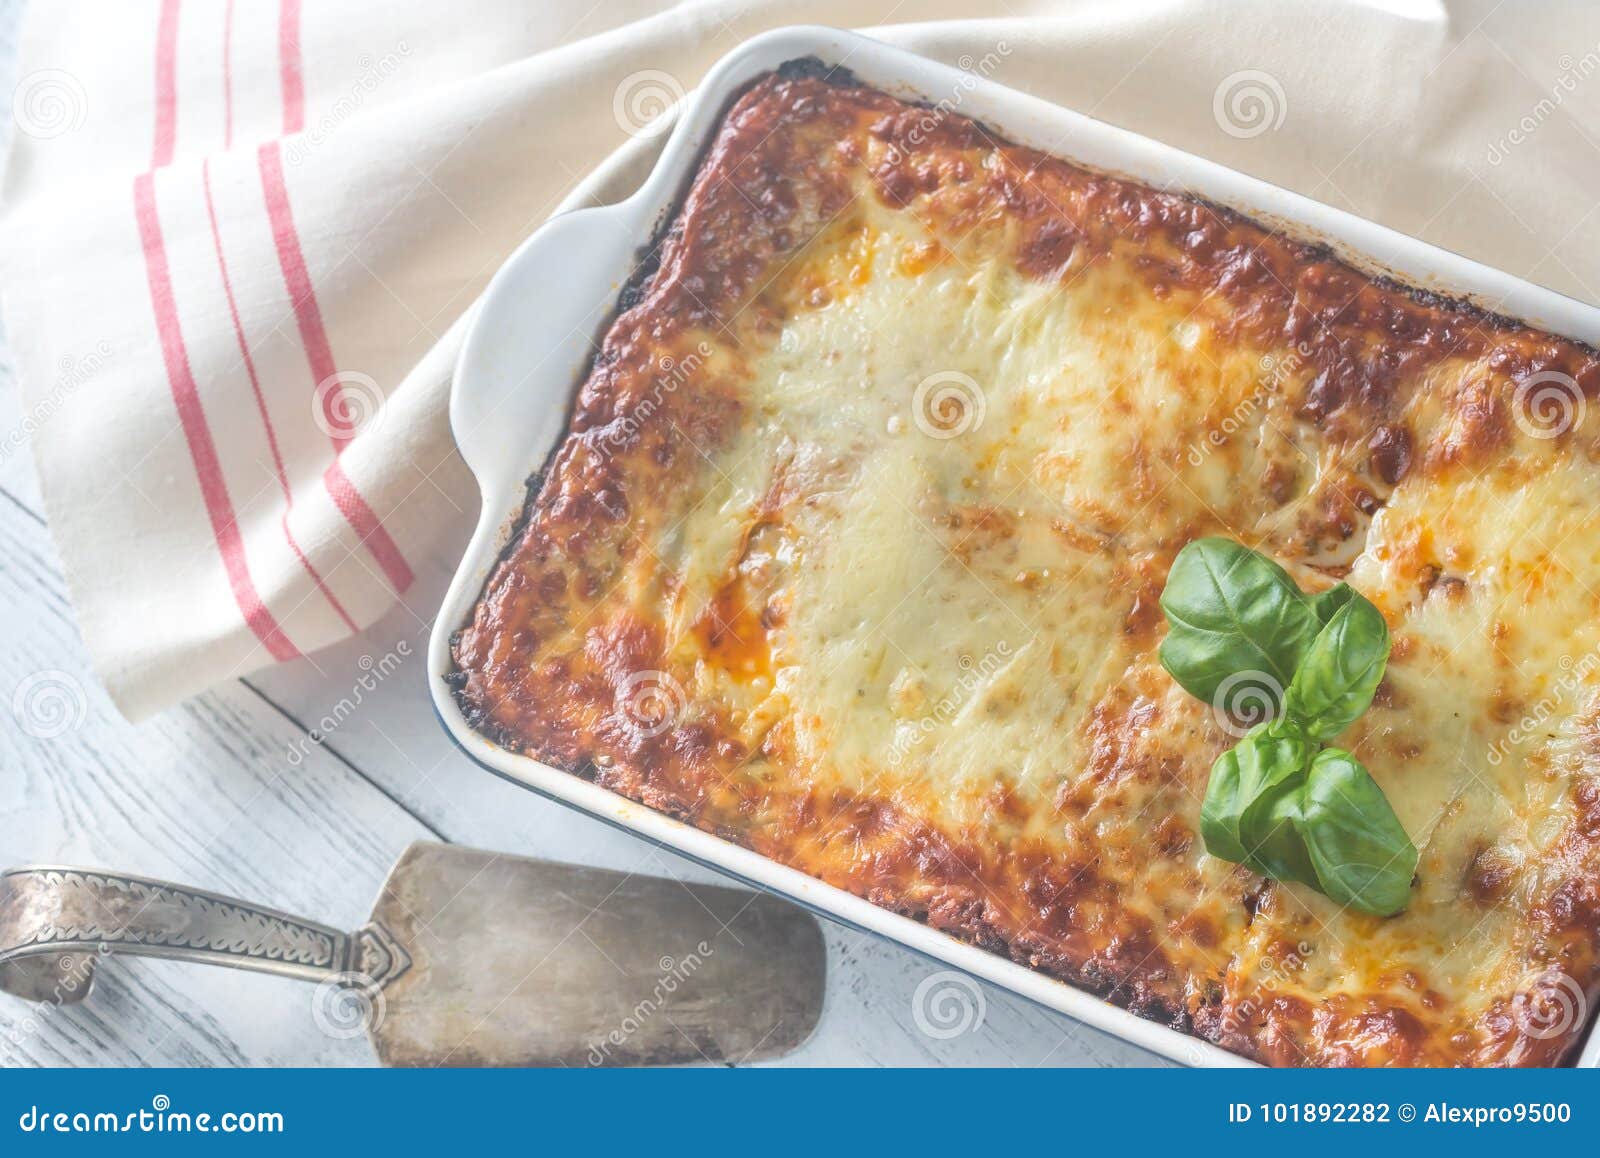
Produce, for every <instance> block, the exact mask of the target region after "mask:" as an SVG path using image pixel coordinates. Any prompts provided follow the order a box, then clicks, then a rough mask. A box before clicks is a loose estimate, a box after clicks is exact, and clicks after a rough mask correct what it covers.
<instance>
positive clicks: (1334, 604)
mask: <svg viewBox="0 0 1600 1158" xmlns="http://www.w3.org/2000/svg"><path fill="white" fill-rule="evenodd" d="M1355 593H1356V589H1355V588H1354V587H1352V586H1350V584H1348V583H1336V584H1334V585H1333V586H1332V587H1330V588H1328V589H1327V590H1326V591H1323V592H1321V593H1320V594H1317V595H1313V596H1311V610H1312V611H1315V612H1316V613H1317V622H1318V623H1320V624H1322V626H1324V627H1326V626H1328V620H1330V619H1332V618H1333V615H1334V612H1336V611H1338V610H1339V608H1341V607H1343V606H1344V605H1345V604H1346V603H1349V602H1350V597H1351V596H1352V595H1354V594H1355Z"/></svg>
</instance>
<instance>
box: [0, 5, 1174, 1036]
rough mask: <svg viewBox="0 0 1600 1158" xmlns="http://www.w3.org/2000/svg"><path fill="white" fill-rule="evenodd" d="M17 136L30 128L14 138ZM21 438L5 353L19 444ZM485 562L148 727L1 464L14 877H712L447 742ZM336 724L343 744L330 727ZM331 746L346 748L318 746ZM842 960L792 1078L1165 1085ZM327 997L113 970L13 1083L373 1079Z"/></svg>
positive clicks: (431, 581)
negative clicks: (19, 699) (439, 697)
mask: <svg viewBox="0 0 1600 1158" xmlns="http://www.w3.org/2000/svg"><path fill="white" fill-rule="evenodd" d="M19 7H20V4H19V3H17V0H0V92H4V93H6V94H9V93H11V91H12V89H13V88H14V86H15V84H16V78H15V77H14V76H13V71H14V70H13V67H12V60H13V56H14V39H15V26H16V14H17V10H18V8H19ZM10 129H11V121H10V118H9V116H8V117H6V118H5V119H4V123H3V125H0V134H9V132H10ZM3 139H4V137H3V136H0V140H3ZM23 420H24V412H23V408H22V405H21V401H20V397H19V393H18V389H17V385H16V382H15V378H14V374H13V372H12V367H11V364H10V361H9V358H8V357H6V353H5V346H4V338H3V336H0V440H3V439H4V438H5V436H6V435H9V434H10V433H11V432H12V431H14V430H16V429H18V428H19V427H20V426H21V424H22V422H23ZM466 525H467V524H466V520H463V522H462V527H463V528H465V526H466ZM464 541H465V536H464V531H463V534H462V537H461V538H460V539H458V540H452V541H450V542H446V543H442V544H440V547H439V550H438V552H437V553H436V554H435V556H434V557H433V558H431V559H428V560H425V561H424V562H423V563H422V565H421V566H419V567H418V581H417V583H416V584H415V586H414V587H413V588H412V590H411V592H410V595H409V596H408V598H407V600H406V603H405V605H404V606H402V607H399V608H396V609H395V610H394V611H393V612H392V613H391V614H390V615H388V616H387V617H386V618H384V619H383V620H381V621H380V622H379V623H378V624H377V625H375V626H374V627H373V628H372V629H370V630H369V631H367V632H366V633H364V634H363V635H362V636H361V637H360V638H358V639H355V640H352V641H350V642H349V643H347V644H345V645H344V646H341V647H338V648H336V649H334V650H332V651H329V652H325V653H322V654H318V655H316V656H314V657H311V658H310V659H305V660H301V661H298V662H296V663H292V664H285V665H283V666H280V667H278V668H275V669H273V670H271V671H269V672H266V673H263V674H261V675H259V676H253V677H251V678H249V679H245V680H240V681H238V682H236V683H232V684H229V685H227V686H225V687H222V688H219V689H217V690H216V691H214V692H211V693H210V694H208V695H205V696H202V697H200V698H199V699H196V700H194V701H193V702H191V703H188V704H185V705H183V706H181V707H178V708H175V709H173V710H171V711H169V712H166V713H165V714H163V715H162V716H160V717H159V718H157V719H155V720H152V721H149V722H148V723H145V724H143V725H140V726H138V727H134V726H132V725H130V724H128V723H127V722H126V721H124V720H122V719H121V718H120V717H119V716H118V715H117V713H116V711H115V710H114V709H113V708H112V706H111V704H110V702H109V700H108V699H107V698H106V697H105V695H104V694H103V693H102V692H101V691H100V690H99V689H98V687H97V686H96V685H95V682H94V679H93V676H92V675H91V673H90V670H89V665H88V661H87V657H86V655H85V653H84V649H83V645H82V642H81V640H80V639H79V636H78V631H77V627H76V625H75V623H74V620H73V615H72V609H71V607H70V606H69V603H68V598H67V593H66V590H65V587H64V584H63V582H62V576H61V569H60V564H59V561H58V560H57V558H56V553H55V549H54V546H53V545H52V543H51V539H50V533H49V527H48V525H47V519H46V515H45V510H44V504H43V502H42V500H41V498H40V494H39V487H38V483H37V480H36V478H35V475H34V469H33V464H32V462H31V460H30V459H29V456H28V454H27V451H26V449H25V448H24V449H22V450H20V451H16V452H12V453H10V454H8V455H4V456H3V457H0V559H3V560H4V562H3V563H0V867H6V866H11V865H19V864H25V863H38V862H55V863H69V864H88V865H97V866H101V867H105V868H115V869H122V870H126V871H130V872H137V873H143V874H147V875H151V876H157V877H163V878H172V879H175V880H179V881H182V882H184V883H186V884H192V885H197V886H201V887H204V888H210V889H214V890H217V891H220V892H224V893H231V894H236V895H239V896H243V897H247V898H249V899H251V900H256V901H260V902H263V903H266V904H270V905H273V906H276V907H278V908H282V909H287V910H289V911H291V912H294V913H298V914H301V915H304V916H307V917H312V918H316V919H320V920H323V921H326V922H329V923H333V924H340V925H344V926H347V927H354V926H355V925H357V924H359V923H360V922H361V921H362V920H363V919H364V918H365V916H366V913H367V909H368V907H369V905H370V904H371V902H372V900H373V898H374V897H375V896H376V895H377V891H378V887H379V885H380V883H381V882H382V880H383V878H384V875H385V874H386V872H387V870H388V868H389V866H390V864H391V863H392V862H393V861H394V859H395V858H396V857H397V856H398V855H399V854H400V852H401V850H402V849H403V848H405V846H406V845H407V844H408V843H409V842H411V841H414V840H418V839H435V840H448V841H455V842H460V843H465V844H471V845H476V846H480V847H484V848H492V849H497V850H503V851H509V852H517V853H524V854H530V855H537V856H541V857H545V858H551V859H566V860H572V861H578V862H584V863H590V864H599V865H606V866H610V867H615V868H621V869H628V870H636V871H641V872H647V873H653V874H658V875H675V876H682V877H693V878H698V879H703V880H709V879H714V874H711V873H709V872H708V871H707V870H704V869H701V868H699V867H698V866H695V865H691V864H689V863H688V862H686V861H682V860H680V859H678V858H676V857H674V856H672V855H671V854H668V853H663V852H661V851H659V850H656V849H654V848H652V847H651V846H649V845H647V844H645V843H643V842H641V841H639V840H636V839H634V838H632V837H630V836H627V835H625V834H621V833H618V832H615V831H613V830H611V829H609V828H607V827H606V826H604V825H602V824H600V823H598V822H596V821H593V820H590V819H588V818H586V817H583V816H580V815H577V814H575V813H573V812H570V811H568V810H567V809H565V808H563V807H561V806H559V805H556V804H553V803H550V802H548V801H545V800H543V799H540V798H538V797H535V796H533V795H532V794H530V793H527V792H524V791H522V790H520V789H517V788H514V787H513V786H511V785H510V784H507V783H505V782H503V781H501V780H498V779H496V778H495V777H493V776H491V775H490V774H488V773H487V772H484V771H482V770H481V769H479V768H478V767H476V766H475V765H473V764H471V763H470V762H469V761H467V760H466V759H465V758H464V757H462V756H461V755H459V754H458V753H457V752H456V750H455V749H454V748H453V747H452V746H451V744H450V743H449V742H448V741H447V740H446V738H445V736H444V734H443V732H442V731H441V729H440V728H439V726H438V724H437V723H436V722H435V719H434V716H433V710H432V708H431V706H430V704H429V700H428V695H427V690H426V686H425V682H424V662H423V658H422V656H423V653H424V652H425V650H426V648H425V643H426V639H427V635H428V628H429V624H430V622H431V620H432V617H433V614H434V610H435V608H436V606H437V603H438V600H439V598H440V596H441V595H442V593H443V591H444V587H445V583H446V581H447V579H448V577H449V574H450V572H451V570H452V568H453V566H454V562H455V557H456V553H457V552H458V551H459V550H460V548H461V547H462V546H463V545H464ZM402 643H403V644H405V645H406V646H407V647H409V649H410V658H409V659H406V660H405V661H404V662H403V664H402V665H401V667H400V669H399V670H398V671H397V672H396V673H395V674H394V675H392V676H390V677H389V678H388V679H386V680H384V681H383V682H382V683H380V684H379V685H378V687H377V689H376V690H375V691H373V692H366V691H363V690H362V688H361V687H360V685H359V682H358V681H360V680H361V678H362V677H363V676H364V675H365V674H366V672H367V668H368V667H369V666H371V661H372V660H376V659H378V658H379V657H382V656H385V655H387V654H389V653H391V652H396V651H397V649H399V648H400V646H401V644H402ZM39 673H65V675H66V677H67V678H68V679H69V680H70V681H73V682H74V683H75V684H76V685H78V686H81V687H82V688H83V689H84V692H85V697H86V700H87V709H86V711H85V713H84V717H83V720H82V723H81V725H79V726H76V727H72V728H69V729H67V730H66V731H65V732H63V733H62V734H61V735H58V736H39V735H34V734H32V733H31V732H30V731H27V730H24V728H23V727H22V726H21V722H20V720H19V719H18V718H17V716H16V714H15V713H14V712H13V711H12V707H11V705H12V701H13V697H14V696H15V695H16V692H17V689H18V687H19V686H20V685H21V684H22V683H23V682H24V681H26V680H29V679H30V678H31V677H35V676H37V675H39ZM325 717H330V718H332V719H334V720H336V721H337V723H336V725H335V726H334V727H332V728H326V727H325V726H324V724H323V722H322V721H323V720H324V718H325ZM33 730H34V731H38V730H39V729H37V728H35V729H33ZM312 730H318V731H325V732H326V733H327V734H326V736H325V738H324V739H323V740H322V741H321V742H320V743H311V742H309V741H308V735H309V733H310V732H311V731H312ZM302 751H303V752H304V753H305V754H304V756H303V758H299V759H297V760H293V761H292V760H291V752H294V753H299V752H302ZM827 938H828V946H829V954H828V968H829V975H828V998H827V1008H826V1012H825V1014H824V1017H823V1021H822V1024H821V1026H820V1028H819V1030H818V1032H817V1033H816V1035H815V1036H814V1037H813V1038H812V1039H811V1041H810V1042H808V1043H807V1044H806V1045H805V1046H804V1047H803V1048H802V1049H801V1050H800V1051H799V1052H798V1053H796V1054H794V1055H792V1056H791V1057H790V1058H789V1059H787V1062H788V1063H789V1064H799V1065H930V1064H932V1065H940V1064H949V1065H1018V1066H1037V1065H1085V1064H1094V1065H1128V1064H1160V1063H1159V1062H1158V1059H1155V1058H1154V1057H1153V1055H1150V1054H1147V1053H1145V1052H1144V1051H1142V1050H1139V1049H1136V1048H1134V1047H1132V1046H1129V1045H1126V1044H1123V1043H1121V1042H1119V1041H1117V1040H1116V1039H1114V1038H1111V1037H1108V1036H1106V1035H1104V1034H1101V1033H1098V1032H1096V1031H1094V1030H1092V1029H1089V1028H1087V1027H1085V1026H1082V1025H1079V1024H1077V1023H1075V1022H1072V1021H1070V1020H1068V1019H1067V1018H1064V1017H1061V1016H1059V1015H1057V1014H1053V1013H1049V1012H1046V1011H1044V1010H1041V1009H1039V1008H1037V1007H1035V1006H1033V1005H1031V1004H1029V1003H1027V1002H1025V1001H1023V1000H1021V999H1020V998H1016V997H1012V996H1009V995H1007V994H1005V993H1002V992H1000V991H997V990H995V989H992V988H989V987H982V989H981V993H982V998H981V1000H980V1001H978V1002H977V1003H976V1005H975V1010H974V1012H975V1014H977V1016H973V1017H969V1018H968V1019H967V1021H968V1022H969V1025H968V1028H966V1029H965V1030H964V1031H963V1032H961V1033H959V1034H958V1035H956V1036H953V1037H933V1036H929V1035H928V1034H927V1033H924V1032H923V1031H922V1030H920V1029H918V1028H917V1019H916V1017H915V1016H914V1011H913V995H914V994H915V992H916V990H917V987H918V985H919V984H920V983H921V982H922V981H924V980H925V979H926V978H928V977H929V976H930V975H932V974H934V973H937V972H939V971H940V966H938V965H936V964H933V963H931V962H928V961H926V960H924V959H922V958H920V957H917V956H915V955H914V954H911V953H909V952H907V951H905V950H902V949H899V948H897V947H895V946H893V945H890V944H886V943H884V942H881V941H879V940H877V939H875V938H872V937H868V936H865V935H863V934H860V933H857V932H853V931H851V930H848V929H844V928H841V927H837V926H829V927H828V929H827ZM312 991H313V987H311V986H308V985H303V984H299V983H295V982H290V981H283V980H279V979H275V978H268V977H259V976H253V975H250V974H243V973H237V972H232V971H223V970H218V969H208V968H196V967H185V966H180V965H175V964H171V963H167V962H152V961H137V960H135V961H125V960H122V959H116V958H113V959H110V960H108V961H106V962H104V963H103V964H102V966H101V968H100V971H99V976H98V980H97V982H96V985H95V989H94V992H93V993H92V994H91V996H90V998H89V1000H88V1001H87V1002H85V1003H84V1004H82V1005H78V1006H64V1007H55V1006H30V1005H26V1004H24V1003H22V1002H20V1001H17V1000H15V999H13V998H10V997H6V996H4V995H0V1063H3V1064H8V1065H154V1066H163V1065H180V1066H186V1065H228V1066H242V1065H367V1064H372V1055H371V1053H370V1051H369V1049H368V1047H367V1045H366V1043H365V1041H364V1040H360V1039H358V1040H345V1039H336V1038H331V1037H328V1036H325V1035H324V1034H322V1033H321V1032H319V1030H318V1029H317V1027H316V1024H315V1022H314V1021H313V1018H312V1008H311V995H312Z"/></svg>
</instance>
